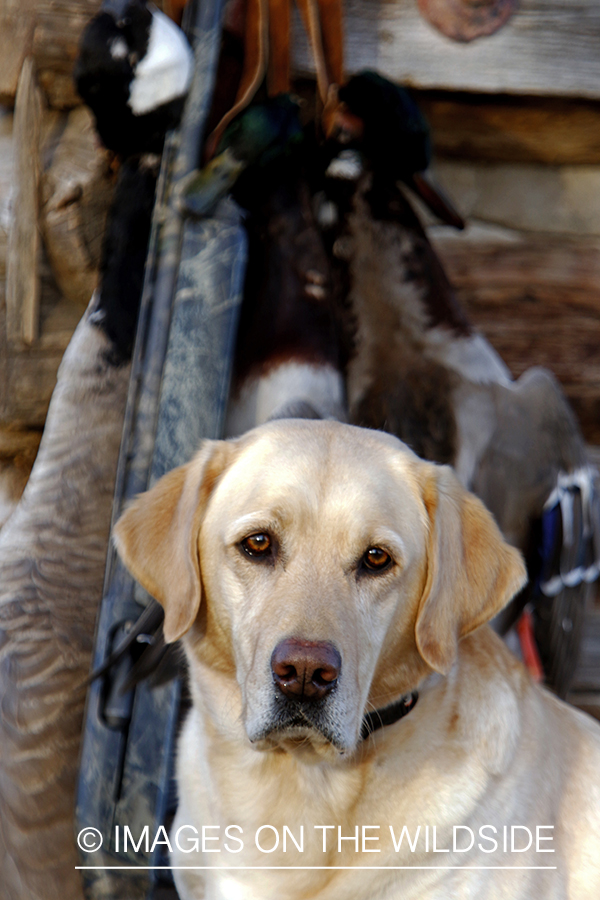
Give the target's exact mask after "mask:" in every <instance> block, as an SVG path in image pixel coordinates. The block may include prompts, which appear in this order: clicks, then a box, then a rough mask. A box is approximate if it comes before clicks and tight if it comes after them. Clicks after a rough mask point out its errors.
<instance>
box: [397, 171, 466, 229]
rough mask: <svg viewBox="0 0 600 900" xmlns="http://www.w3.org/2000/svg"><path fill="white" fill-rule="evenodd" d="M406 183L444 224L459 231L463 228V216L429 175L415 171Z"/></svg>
mask: <svg viewBox="0 0 600 900" xmlns="http://www.w3.org/2000/svg"><path fill="white" fill-rule="evenodd" d="M406 183H407V184H408V186H409V187H410V188H411V189H412V190H413V191H414V192H415V194H416V195H417V196H418V197H419V198H420V199H421V200H422V201H423V203H424V204H425V206H426V207H427V208H428V209H430V210H431V212H432V213H433V214H434V216H437V218H438V219H441V221H442V222H445V223H446V225H452V227H453V228H458V230H459V231H462V230H463V228H464V227H465V221H464V219H463V217H462V216H461V215H460V213H459V212H458V211H457V210H456V209H455V207H454V206H453V204H452V202H451V201H450V200H449V198H448V197H447V196H446V195H445V194H444V192H443V191H442V189H441V188H440V187H438V185H437V184H435V182H434V181H433V180H432V179H431V176H429V175H427V174H426V173H425V172H415V174H414V175H413V176H412V178H410V179H408V180H407V182H406Z"/></svg>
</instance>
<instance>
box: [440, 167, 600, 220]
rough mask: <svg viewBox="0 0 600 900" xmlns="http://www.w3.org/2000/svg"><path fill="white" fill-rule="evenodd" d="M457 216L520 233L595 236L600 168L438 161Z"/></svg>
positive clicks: (444, 184)
mask: <svg viewBox="0 0 600 900" xmlns="http://www.w3.org/2000/svg"><path fill="white" fill-rule="evenodd" d="M433 171H434V173H435V175H436V177H437V178H438V179H439V182H440V184H442V185H443V187H444V189H445V190H446V191H447V192H448V193H449V194H450V196H451V197H452V198H453V200H454V201H455V203H456V205H457V207H458V209H459V210H460V212H461V214H462V215H463V216H465V217H467V218H475V219H479V220H482V221H485V222H492V223H495V224H497V225H503V226H505V227H506V228H512V229H520V230H523V231H534V232H535V231H538V232H550V233H554V234H572V235H583V234H590V235H600V167H599V166H545V165H535V164H532V163H515V164H513V165H510V164H508V163H477V162H470V161H465V162H462V161H459V160H438V161H436V163H435V164H434V167H433Z"/></svg>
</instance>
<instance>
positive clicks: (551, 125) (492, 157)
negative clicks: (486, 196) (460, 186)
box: [415, 91, 600, 165]
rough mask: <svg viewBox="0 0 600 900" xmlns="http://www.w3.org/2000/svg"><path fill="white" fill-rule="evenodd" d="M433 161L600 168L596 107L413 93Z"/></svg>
mask: <svg viewBox="0 0 600 900" xmlns="http://www.w3.org/2000/svg"><path fill="white" fill-rule="evenodd" d="M415 99H416V100H417V102H418V104H419V106H420V108H421V109H422V110H423V112H424V113H425V116H426V118H427V120H428V121H429V124H430V126H431V130H432V137H433V146H434V150H435V153H436V155H437V156H439V157H445V158H449V159H472V160H477V161H479V162H484V161H485V162H538V163H545V164H549V165H573V164H576V165H581V164H584V165H598V164H600V103H599V102H597V101H581V100H568V99H564V98H547V97H514V96H513V97H509V96H506V95H504V96H500V97H486V96H482V95H481V94H465V93H455V94H452V93H449V92H445V91H416V92H415Z"/></svg>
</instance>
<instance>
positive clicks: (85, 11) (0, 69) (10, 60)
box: [0, 0, 101, 109]
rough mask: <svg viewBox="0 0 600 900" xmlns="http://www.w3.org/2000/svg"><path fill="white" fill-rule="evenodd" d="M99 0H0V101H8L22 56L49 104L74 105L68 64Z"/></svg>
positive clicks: (69, 64)
mask: <svg viewBox="0 0 600 900" xmlns="http://www.w3.org/2000/svg"><path fill="white" fill-rule="evenodd" d="M100 3H101V0H0V102H1V103H9V104H12V103H13V102H14V99H15V95H16V90H17V82H18V79H19V74H20V72H21V68H22V65H23V61H24V60H25V58H26V56H28V55H32V56H33V57H34V59H35V62H36V65H37V72H38V82H39V84H40V85H41V87H42V88H43V90H44V92H45V94H46V98H47V100H48V102H49V103H50V105H51V106H55V107H58V108H61V109H64V108H68V107H71V106H75V105H77V104H78V103H79V102H80V100H79V98H78V97H77V94H76V93H75V88H74V87H73V79H72V75H71V73H72V69H73V63H74V61H75V57H76V55H77V45H78V42H79V37H80V35H81V32H82V30H83V28H84V27H85V25H86V23H87V22H88V21H89V19H91V17H92V16H93V15H95V13H96V12H97V11H98V9H99V8H100Z"/></svg>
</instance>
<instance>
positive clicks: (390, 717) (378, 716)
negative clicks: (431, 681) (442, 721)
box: [360, 691, 419, 741]
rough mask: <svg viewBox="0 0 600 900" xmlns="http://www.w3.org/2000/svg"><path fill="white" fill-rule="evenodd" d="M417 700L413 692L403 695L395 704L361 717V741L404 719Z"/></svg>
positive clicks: (415, 693)
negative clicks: (385, 726) (380, 729)
mask: <svg viewBox="0 0 600 900" xmlns="http://www.w3.org/2000/svg"><path fill="white" fill-rule="evenodd" d="M418 699H419V695H418V693H417V692H416V691H413V692H412V693H411V694H405V695H404V696H403V697H400V699H399V700H396V702H395V703H390V705H389V706H384V707H383V708H382V709H374V710H372V711H371V712H368V713H367V714H366V715H365V716H364V717H363V721H362V728H361V730H360V737H361V740H363V741H364V740H365V739H366V738H368V737H369V735H370V734H373V732H374V731H377V730H378V729H379V728H383V726H384V725H393V724H394V722H397V721H398V720H399V719H402V718H404V716H406V715H408V713H409V712H410V711H411V709H414V707H415V705H416V703H417V700H418Z"/></svg>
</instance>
